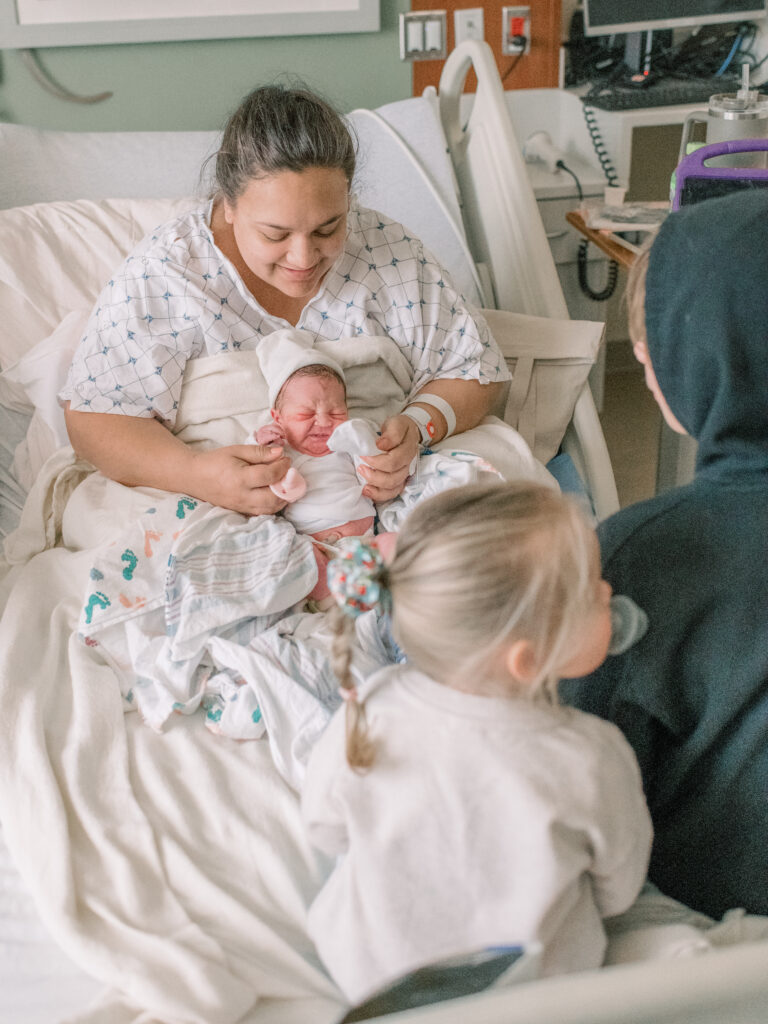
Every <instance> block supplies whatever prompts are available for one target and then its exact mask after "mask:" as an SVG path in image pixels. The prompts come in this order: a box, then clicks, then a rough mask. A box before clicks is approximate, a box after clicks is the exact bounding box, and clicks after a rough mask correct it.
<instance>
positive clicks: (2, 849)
mask: <svg viewBox="0 0 768 1024" xmlns="http://www.w3.org/2000/svg"><path fill="white" fill-rule="evenodd" d="M470 67H474V70H475V72H476V73H477V77H478V89H477V94H476V97H475V99H474V102H473V103H472V104H471V110H470V111H469V113H467V104H466V100H464V101H462V100H461V93H462V87H463V83H464V80H465V77H466V74H467V72H468V71H469V69H470ZM351 123H352V126H353V128H354V130H355V132H356V134H357V136H358V138H359V145H360V154H361V158H360V161H359V170H358V176H357V180H356V183H355V188H356V190H357V192H358V193H359V195H360V198H361V200H362V201H363V202H364V203H365V204H366V205H369V206H372V207H374V208H376V209H380V210H382V211H383V212H384V213H386V214H388V215H390V216H392V217H393V218H395V219H397V220H399V221H400V222H402V223H404V224H405V225H407V226H408V227H409V228H411V229H412V230H413V232H414V233H415V234H417V235H419V236H420V237H421V238H422V240H423V241H424V242H425V243H426V245H427V246H428V248H430V249H431V250H432V251H433V252H434V253H436V254H437V255H438V256H439V258H440V259H441V260H442V262H443V263H444V264H445V265H446V266H447V267H448V269H449V270H450V271H451V273H452V275H453V277H454V279H455V280H456V282H457V283H458V284H459V286H460V288H461V290H462V291H463V292H464V293H465V294H466V295H467V297H468V298H469V299H470V300H471V301H472V302H474V303H475V304H476V305H477V306H479V307H482V308H484V309H485V310H487V311H488V316H489V322H490V324H491V327H492V329H493V331H494V334H495V335H496V337H497V340H499V342H500V344H501V345H502V347H503V350H504V352H505V355H506V356H507V358H508V360H509V363H510V366H511V368H512V369H513V370H514V373H515V379H513V383H512V387H511V388H510V397H509V399H508V401H507V404H506V405H505V406H504V407H503V408H501V407H500V409H499V412H500V413H501V414H502V415H503V416H504V417H505V418H506V419H507V420H508V422H510V423H512V424H513V425H514V426H516V427H519V428H520V429H521V432H524V430H526V429H527V430H528V431H529V437H530V440H531V443H532V446H533V449H534V452H536V453H537V454H538V455H539V457H540V458H542V459H543V460H544V461H549V460H550V459H551V458H552V457H553V456H554V455H555V454H556V453H557V452H558V451H559V452H560V453H561V454H560V457H562V454H563V453H564V454H565V455H567V457H568V459H570V460H571V463H572V465H573V466H574V467H575V469H576V471H577V473H578V475H579V478H580V481H581V484H582V486H583V490H584V492H585V493H586V495H587V496H588V498H589V500H590V502H591V504H592V507H593V509H594V511H595V513H596V515H597V516H598V517H603V516H605V515H608V514H610V513H611V512H612V511H614V510H615V509H616V508H617V504H618V503H617V499H616V490H615V485H614V482H613V474H612V471H611V466H610V461H609V459H608V455H607V450H606V447H605V442H604V439H603V436H602V432H601V430H600V426H599V421H598V419H597V415H596V412H595V407H594V403H593V401H592V398H591V394H590V392H589V389H588V387H587V374H588V371H589V367H590V365H591V364H592V362H593V361H594V359H595V357H596V355H597V348H598V346H599V343H600V337H601V329H600V327H599V325H597V326H596V325H589V324H573V323H569V322H568V320H567V311H566V308H565V303H564V300H563V297H562V292H561V289H560V285H559V282H558V278H557V273H556V271H555V267H554V263H553V261H552V257H551V254H550V251H549V247H548V244H547V240H546V237H545V233H544V229H543V226H542V224H541V221H540V219H539V215H538V211H537V207H536V203H535V199H534V196H533V193H532V191H531V188H530V185H529V183H528V177H527V174H526V171H525V167H524V163H523V160H522V157H521V154H520V150H519V146H518V144H517V141H516V139H515V137H514V134H513V131H512V127H511V124H510V121H509V118H508V114H507V112H506V106H505V101H504V95H503V92H502V90H501V85H500V82H499V79H498V74H497V72H496V68H495V65H494V63H493V60H492V58H491V56H490V50H489V49H488V48H487V47H486V46H484V45H483V44H478V43H466V44H463V45H462V46H461V47H458V48H457V49H456V50H455V51H454V53H453V54H452V55H451V57H450V58H449V60H448V61H447V63H446V67H445V72H444V75H443V77H442V80H441V84H440V89H439V90H438V91H437V92H428V93H427V94H425V96H424V97H419V98H414V99H413V100H406V101H403V102H400V103H394V104H389V105H387V106H385V107H383V108H380V109H379V110H377V111H356V112H354V113H353V114H352V115H351ZM216 141H217V136H216V135H215V133H208V132H160V133H119V132H116V133H100V134H91V133H81V134H75V133H66V132H46V131H38V130H35V129H32V128H27V127H22V126H15V125H0V156H1V160H0V166H1V167H2V177H1V178H0V300H1V301H2V312H3V325H2V329H0V364H1V365H2V369H3V371H4V373H3V377H2V378H0V430H1V431H2V433H1V434H0V437H1V438H2V444H0V530H1V531H2V533H3V535H8V534H11V533H12V531H14V529H15V528H16V527H17V525H18V523H19V517H20V514H21V510H22V506H23V504H24V501H25V498H26V495H27V492H28V491H30V489H31V490H32V491H34V489H35V488H36V487H37V486H38V481H39V480H40V475H41V473H42V471H43V467H44V466H45V467H47V466H49V465H50V463H51V460H52V459H53V460H54V462H55V460H56V458H57V457H58V454H57V452H58V449H59V445H60V444H61V442H62V440H65V439H62V435H61V430H62V424H61V421H60V420H58V419H57V411H56V405H55V390H56V387H57V384H58V383H59V382H60V377H61V374H62V373H63V372H64V370H65V368H66V364H67V361H68V349H67V344H70V343H71V340H72V337H71V336H72V325H71V323H69V326H68V318H69V320H72V319H73V318H74V320H75V321H76V320H77V317H78V316H81V315H82V313H83V310H85V309H87V307H88V306H89V304H90V303H91V302H92V301H93V298H94V296H95V293H96V291H97V290H98V289H99V287H100V286H101V284H103V282H104V280H105V279H106V276H108V274H109V270H110V269H111V267H113V266H115V265H117V264H118V263H119V261H120V258H121V256H122V254H123V253H124V252H126V251H127V250H128V249H129V248H130V247H131V246H132V245H133V244H134V243H135V242H136V241H138V239H139V238H140V237H142V236H143V234H145V233H146V232H147V231H149V230H150V229H151V228H152V227H153V226H154V225H155V224H157V223H160V222H161V221H162V220H163V219H166V218H167V217H168V216H169V215H170V214H171V213H172V212H173V210H175V209H177V208H179V207H178V204H179V203H182V204H183V202H184V200H185V197H188V196H189V195H192V194H193V193H195V192H199V190H200V188H201V181H200V179H199V169H200V167H201V165H202V164H203V162H204V160H205V158H206V157H207V156H210V154H212V153H213V152H215V148H216ZM497 311H498V312H497ZM526 375H527V376H526ZM522 378H525V380H526V386H525V388H524V389H523V391H524V393H523V394H519V393H517V394H515V382H516V381H517V384H518V392H519V390H520V389H519V384H520V380H521V379H522ZM537 392H538V399H539V400H538V402H537V401H536V397H537ZM553 395H554V396H555V398H554V400H553V397H552V396H553ZM523 421H525V422H523ZM14 458H15V462H14V469H13V472H11V471H10V466H11V461H12V460H13V459H14ZM550 465H552V466H553V469H554V468H555V465H556V464H555V463H550ZM66 469H67V472H74V473H77V472H78V468H77V466H76V465H75V466H73V465H72V464H71V463H67V464H66ZM52 479H53V478H52ZM55 479H56V481H57V485H58V482H59V481H60V480H61V476H58V477H56V478H55ZM57 494H58V492H56V490H55V489H54V488H51V489H50V490H49V491H47V492H46V495H45V500H47V501H48V502H49V505H48V506H47V507H46V508H45V509H44V512H45V513H46V514H47V515H48V516H49V519H48V520H46V522H49V521H50V516H51V515H53V513H52V511H51V506H55V505H56V502H57V500H58V497H57ZM54 511H55V509H54ZM150 511H154V510H150ZM22 524H24V521H23V520H22ZM26 529H27V533H26V534H24V536H22V538H21V547H22V548H23V546H24V545H23V542H24V541H26V542H28V543H32V541H30V540H29V538H30V536H32V537H33V535H34V533H35V529H37V530H38V532H40V530H42V533H43V534H44V533H45V527H44V526H43V527H41V526H40V523H39V522H38V521H37V520H34V521H32V522H31V524H30V523H27V524H26ZM22 532H23V531H22ZM13 536H14V538H15V541H16V543H15V546H14V547H13V551H15V552H18V550H19V544H20V542H19V531H18V530H17V531H16V533H15V534H14V535H13ZM48 539H49V540H50V538H48ZM33 540H34V537H33ZM54 540H55V538H54ZM41 546H42V547H45V546H46V544H45V540H44V542H43V543H42V544H41ZM59 554H60V553H59V552H57V551H55V550H54V551H51V550H46V551H43V553H42V554H40V555H38V556H37V557H36V558H32V559H31V561H29V562H28V563H27V564H22V563H23V562H24V559H23V558H16V559H15V561H17V562H18V563H19V564H15V565H14V566H13V567H10V568H9V567H8V566H7V565H2V566H0V570H2V577H1V578H0V602H3V603H5V613H4V616H3V619H2V622H1V623H0V675H2V677H4V678H2V679H0V686H2V687H3V688H4V692H5V693H6V696H8V695H9V694H11V695H13V696H12V699H10V700H9V701H8V702H7V703H6V705H5V707H4V709H3V714H4V717H5V718H6V720H8V718H9V717H11V718H12V719H13V721H12V727H6V738H7V739H8V742H9V744H12V748H13V755H12V756H13V760H14V764H13V767H12V768H11V765H10V764H9V761H10V760H11V755H10V754H9V749H10V747H6V749H5V750H4V751H3V753H2V754H0V816H1V817H2V824H3V831H2V839H3V842H2V844H0V1002H2V1004H3V1007H2V1008H3V1013H2V1019H3V1020H8V1021H9V1022H13V1024H38V1022H40V1024H42V1022H46V1024H51V1022H53V1021H64V1020H71V1021H78V1022H81V1024H86V1022H88V1024H128V1022H134V1024H138V1022H139V1021H142V1022H143V1021H149V1020H150V1019H151V1020H152V1021H165V1020H169V1021H170V1020H174V1021H176V1020H180V1021H185V1022H186V1021H190V1022H200V1024H236V1022H238V1021H239V1022H241V1024H306V1022H308V1021H312V1022H313V1024H331V1022H334V1021H337V1020H339V1019H340V1018H341V1016H342V1015H343V1013H344V1007H343V1006H342V1005H341V1003H340V1000H339V997H338V993H337V992H336V990H335V989H334V988H333V986H332V985H331V984H330V983H329V982H328V980H327V979H326V978H325V976H324V974H323V972H322V970H321V969H320V966H319V964H318V963H317V961H316V959H315V958H314V954H313V951H312V949H311V947H310V943H309V941H308V939H307V937H306V934H305V931H304V914H305V910H306V905H307V901H308V899H309V898H310V897H311V894H312V892H313V891H314V889H315V888H316V886H317V883H318V878H319V877H320V873H321V871H322V865H321V864H319V863H318V861H317V860H316V858H315V857H314V856H313V854H312V852H311V851H310V850H309V849H308V848H307V846H306V844H305V842H304V840H303V836H302V833H301V828H300V822H299V820H298V813H297V801H296V798H295V794H294V793H293V792H292V790H291V788H290V787H289V786H288V785H286V784H285V782H284V778H283V777H281V775H280V773H279V772H278V771H276V769H275V764H274V763H273V760H272V758H271V757H270V752H269V749H268V747H267V745H266V744H265V743H261V742H252V743H242V744H236V743H233V742H231V741H227V740H224V739H223V738H221V737H217V736H216V735H215V734H213V733H211V732H210V731H208V730H206V729H203V728H201V727H200V726H199V722H198V721H197V720H196V719H195V717H194V716H191V717H189V718H187V717H184V718H180V720H179V722H178V724H176V723H174V726H173V727H172V728H170V729H169V730H168V732H167V733H164V734H163V735H162V736H160V737H158V736H157V735H156V734H155V733H153V732H151V731H150V730H149V729H148V728H146V727H145V726H144V725H143V724H142V723H141V722H137V716H136V715H130V714H129V715H126V716H125V717H124V718H123V715H122V708H121V707H118V708H117V709H116V708H115V706H114V702H110V701H111V697H110V695H109V693H108V692H107V691H108V687H109V685H110V680H111V675H110V672H111V669H110V666H109V665H108V664H107V663H106V662H104V663H99V662H98V658H97V659H96V660H95V661H91V662H89V663H88V668H87V671H84V673H83V676H82V681H80V676H78V677H77V678H78V680H79V682H78V686H77V689H75V688H74V684H70V682H69V680H70V676H71V677H72V679H74V678H75V674H74V673H75V668H76V667H77V666H79V665H81V664H84V660H83V659H87V658H88V657H90V656H91V654H92V652H90V651H89V649H88V647H87V646H84V645H83V644H82V643H81V642H80V641H79V640H78V638H77V637H76V636H74V635H73V630H74V624H75V623H76V621H77V614H78V609H77V607H76V604H73V601H72V599H71V598H70V597H69V596H66V597H64V596H59V595H64V594H67V593H68V592H67V591H66V588H65V583H66V580H64V579H63V577H64V576H67V575H68V573H69V566H70V563H69V562H66V561H65V562H63V563H62V562H61V561H60V560H59ZM77 557H79V556H77ZM12 560H14V559H12ZM71 564H72V565H74V564H75V563H74V562H73V563H71ZM83 564H84V563H83ZM62 566H63V568H62ZM79 566H80V562H77V567H78V568H79ZM92 571H95V570H92ZM70 685H72V686H73V693H74V696H72V697H70V695H69V693H68V691H67V692H66V695H65V696H62V694H63V692H64V691H65V690H66V688H67V687H69V686H70ZM19 693H21V694H22V696H17V695H18V694H19ZM53 707H55V709H56V713H55V714H52V713H51V711H50V709H51V708H53ZM123 722H124V723H125V724H124V725H123ZM19 730H22V731H24V739H23V742H22V741H21V740H19V738H18V732H19ZM11 784H13V785H14V786H15V787H16V790H17V791H16V792H15V794H14V796H13V799H12V798H11V797H10V796H9V791H10V790H9V786H11ZM11 804H12V806H11ZM116 807H117V808H118V809H117V810H115V808H116ZM100 813H106V814H107V815H108V820H109V824H108V826H105V825H104V823H103V822H104V820H103V819H102V818H101V817H100ZM254 821H255V822H256V824H254ZM197 836H200V837H201V838H203V839H204V840H205V844H204V850H205V852H202V851H201V850H200V849H198V848H197V847H196V838H197ZM6 844H7V848H6ZM9 851H10V852H9ZM212 851H213V852H214V853H217V854H218V857H215V856H212V853H211V852H212ZM115 894H117V895H115ZM238 942H241V946H238ZM148 965H151V969H150V968H149V966H148ZM767 966H768V945H766V944H765V943H757V942H753V943H743V944H739V945H738V946H734V947H733V948H728V949H723V950H719V951H717V952H712V953H708V954H707V955H706V956H703V957H699V958H691V959H687V960H679V961H653V962H646V963H637V964H631V965H627V966H614V967H609V968H604V969H602V970H601V971H596V972H589V973H586V974H584V975H581V976H574V977H570V978H562V979H553V980H550V981H530V982H527V983H525V984H520V985H518V986H516V987H512V988H509V989H505V990H497V991H489V992H487V993H484V994H481V995H476V996H472V997H468V998H465V999H459V1000H456V1001H451V1002H444V1003H437V1004H436V1005H434V1006H432V1007H430V1008H425V1009H421V1010H412V1011H407V1012H403V1013H401V1014H397V1015H393V1016H390V1017H387V1018H386V1019H387V1020H388V1021H391V1022H392V1024H432V1022H434V1024H458V1022H459V1021H465V1020H468V1019H471V1020H472V1021H474V1022H476V1024H496V1022H498V1024H501V1022H504V1024H515V1022H521V1024H522V1022H523V1021H525V1022H526V1024H535V1022H539V1021H541V1022H545V1021H547V1022H550V1021H552V1020H555V1019H556V1020H558V1021H559V1022H561V1024H576V1022H584V1024H586V1022H589V1024H608V1022H611V1024H617V1022H619V1021H632V1022H633V1024H643V1022H652V1021H653V1022H662V1021H668V1022H672V1021H674V1022H684V1021H691V1022H693V1021H696V1022H698V1024H706V1022H712V1024H714V1022H718V1024H721V1022H723V1021H726V1020H727V1021H728V1022H729V1024H747V1022H750V1024H752V1022H755V1024H756V1022H757V1021H764V1020H765V1019H766V1018H767V1017H768V983H766V980H765V979H766V976H767V975H768V971H766V967H767ZM244 979H247V983H246V980H244ZM254 994H256V995H258V996H259V998H258V999H257V1000H254ZM150 1011H151V1012H150Z"/></svg>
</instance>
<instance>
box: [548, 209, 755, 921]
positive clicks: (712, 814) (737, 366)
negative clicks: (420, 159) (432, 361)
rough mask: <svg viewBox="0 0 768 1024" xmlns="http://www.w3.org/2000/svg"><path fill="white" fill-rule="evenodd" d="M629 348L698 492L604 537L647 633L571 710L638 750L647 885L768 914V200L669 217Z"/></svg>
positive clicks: (717, 908)
mask: <svg viewBox="0 0 768 1024" xmlns="http://www.w3.org/2000/svg"><path fill="white" fill-rule="evenodd" d="M629 296H630V333H631V335H632V340H633V344H634V347H635V354H636V356H637V357H638V359H639V361H640V362H641V363H643V364H644V366H645V370H646V380H647V383H648V385H649V387H650V389H651V391H652V392H653V394H654V397H655V398H656V400H657V402H658V403H659V405H660V407H661V410H662V413H663V414H664V417H665V419H666V420H667V422H668V423H669V425H670V426H671V427H672V428H673V429H676V430H679V431H681V432H683V433H688V434H690V435H691V436H692V437H694V438H695V439H696V441H697V443H698V448H697V462H696V474H695V479H694V480H693V482H692V483H690V484H688V485H687V486H684V487H678V488H676V489H674V490H672V491H668V492H667V493H664V494H661V495H658V496H657V497H655V498H652V499H650V500H649V501H644V502H640V503H638V504H637V505H633V506H631V507H629V508H626V509H623V510H622V511H621V512H618V513H617V514H616V515H614V516H612V517H611V518H610V519H608V520H607V521H606V522H604V523H603V524H601V526H600V529H599V537H600V545H601V552H602V561H603V572H604V575H605V578H606V579H607V580H608V581H609V582H610V584H611V585H612V587H613V589H614V591H618V592H621V593H624V594H628V595H629V596H630V597H632V598H633V599H634V600H635V601H636V602H637V604H639V605H640V606H641V607H642V608H644V609H645V611H646V612H647V613H648V616H649V619H650V627H649V629H648V632H647V634H646V636H645V637H644V638H643V639H642V640H640V642H639V643H637V644H635V645H634V646H633V647H631V648H630V649H629V650H628V651H627V652H626V653H625V654H623V655H621V656H620V657H615V658H609V659H607V661H606V662H605V663H604V664H603V665H602V666H601V667H600V668H599V669H598V670H597V671H596V672H594V673H593V674H592V675H591V676H589V677H585V678H584V679H579V680H572V681H568V682H566V683H564V684H563V685H562V686H561V696H562V699H563V700H564V701H565V702H567V703H571V704H573V705H575V706H577V707H579V708H582V709H585V710H587V711H591V712H594V713H595V714H598V715H600V716H601V717H603V718H607V719H609V720H610V721H613V722H615V723H616V724H617V725H618V726H619V727H620V728H621V729H622V730H623V731H624V733H625V735H626V736H627V738H628V739H629V741H630V743H631V744H632V746H633V747H634V749H635V753H636V754H637V757H638V760H639V762H640V767H641V769H642V773H643V781H644V786H645V791H646V797H647V800H648V805H649V807H650V810H651V815H652V817H653V824H654V831H655V839H654V846H653V852H652V856H651V866H650V878H651V880H652V881H653V882H655V883H656V885H657V886H658V887H659V888H660V889H662V891H664V892H665V893H667V894H668V895H669V896H673V897H675V898H676V899H678V900H681V901H683V902H684V903H687V904H688V905H689V906H691V907H693V908H695V909H696V910H700V911H703V912H704V913H707V914H710V915H711V916H714V917H719V916H721V915H722V914H723V913H724V911H726V910H727V909H728V908H730V907H745V908H746V909H747V910H748V911H750V912H752V913H755V914H768V195H766V193H765V192H764V191H762V190H754V191H748V192H747V191H745V192H738V193H736V194H733V195H730V196H728V197H725V198H720V199H711V200H707V201H706V202H702V203H699V204H697V205H694V206H690V207H684V208H683V209H682V210H680V211H678V212H675V213H672V214H671V215H670V216H669V217H668V219H667V220H666V221H665V223H664V224H663V226H662V227H661V229H660V231H659V234H658V236H657V238H656V240H655V241H654V243H653V245H652V247H651V249H650V252H649V253H645V254H643V256H642V257H641V258H639V259H638V263H637V265H636V267H635V268H633V275H632V278H631V279H630V283H629Z"/></svg>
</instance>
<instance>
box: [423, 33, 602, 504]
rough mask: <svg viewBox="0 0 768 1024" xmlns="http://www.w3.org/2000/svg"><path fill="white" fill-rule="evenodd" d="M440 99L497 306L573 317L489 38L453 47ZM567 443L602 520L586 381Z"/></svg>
mask: <svg viewBox="0 0 768 1024" xmlns="http://www.w3.org/2000/svg"><path fill="white" fill-rule="evenodd" d="M470 69H473V70H474V72H475V74H476V76H477V92H476V93H475V97H474V101H472V100H471V99H470V98H469V97H466V96H462V90H463V88H464V82H465V80H466V77H467V74H468V73H469V71H470ZM438 102H439V110H440V120H441V122H442V125H443V131H444V132H445V137H446V140H447V143H448V149H449V151H450V154H451V159H452V162H453V165H454V168H455V172H456V177H457V179H458V182H459V187H460V193H461V196H462V199H463V204H462V215H463V217H464V226H465V229H466V233H467V238H468V240H469V244H470V248H471V250H472V253H473V255H474V257H475V260H476V261H477V262H478V263H479V264H480V265H481V266H483V267H485V269H486V270H487V272H488V275H489V276H490V279H491V282H492V286H493V292H494V296H493V297H494V300H495V304H496V307H497V308H498V309H508V310H512V311H513V312H517V313H527V314H529V315H531V316H548V317H557V318H560V319H568V316H569V314H568V307H567V306H566V303H565V298H564V296H563V290H562V287H561V285H560V279H559V277H558V275H557V268H556V267H555V261H554V259H553V257H552V252H551V250H550V247H549V242H548V241H547V236H546V232H545V229H544V225H543V223H542V220H541V216H540V214H539V209H538V206H537V204H536V197H535V195H534V193H533V188H532V186H531V183H530V180H529V178H528V172H527V170H526V168H525V162H524V160H523V155H522V152H521V150H520V146H519V145H518V142H517V139H516V138H515V133H514V129H513V127H512V122H511V120H510V118H509V114H508V112H507V107H506V102H505V99H504V90H503V87H502V84H501V80H500V78H499V73H498V70H497V68H496V62H495V60H494V57H493V52H492V50H491V48H490V46H488V44H487V43H482V42H477V41H474V40H470V41H468V42H465V43H462V44H461V45H460V46H457V47H456V48H455V49H454V50H453V52H452V53H451V54H450V56H449V57H448V60H447V61H446V62H445V67H444V69H443V73H442V76H441V78H440V88H439V90H438ZM563 449H564V450H565V451H567V452H568V454H569V455H571V457H572V458H573V460H574V462H575V464H576V468H577V469H578V470H579V473H580V474H581V476H582V478H583V479H584V481H585V483H586V485H587V488H588V490H589V494H590V497H591V499H592V504H593V506H594V508H595V513H596V515H597V517H598V519H604V518H605V517H606V516H608V515H611V514H612V513H613V512H615V511H617V510H618V508H619V498H618V494H617V491H616V481H615V479H614V476H613V469H612V467H611V460H610V457H609V454H608V448H607V446H606V443H605V437H604V435H603V431H602V428H601V426H600V420H599V418H598V415H597V409H596V408H595V403H594V399H593V398H592V393H591V391H590V390H589V388H588V387H585V388H584V390H583V391H582V393H581V395H580V397H579V399H578V402H577V403H576V409H575V411H574V415H573V420H572V422H571V426H570V427H569V428H568V431H567V433H566V437H565V438H564V441H563Z"/></svg>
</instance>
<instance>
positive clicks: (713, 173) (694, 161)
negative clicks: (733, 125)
mask: <svg viewBox="0 0 768 1024" xmlns="http://www.w3.org/2000/svg"><path fill="white" fill-rule="evenodd" d="M761 150H762V151H765V150H768V139H730V140H729V141H728V142H713V143H711V145H709V146H700V147H699V148H698V149H695V150H694V151H693V153H689V154H688V156H686V157H684V158H683V159H682V160H681V161H680V163H679V164H678V165H677V169H676V170H675V199H674V202H673V203H672V209H673V210H679V209H680V195H681V193H682V191H683V186H684V185H685V180H686V178H693V177H695V178H730V179H731V180H736V179H739V178H758V179H763V180H768V167H707V163H706V162H707V160H712V159H713V158H714V157H717V156H729V155H730V154H731V153H752V152H759V151H761Z"/></svg>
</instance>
